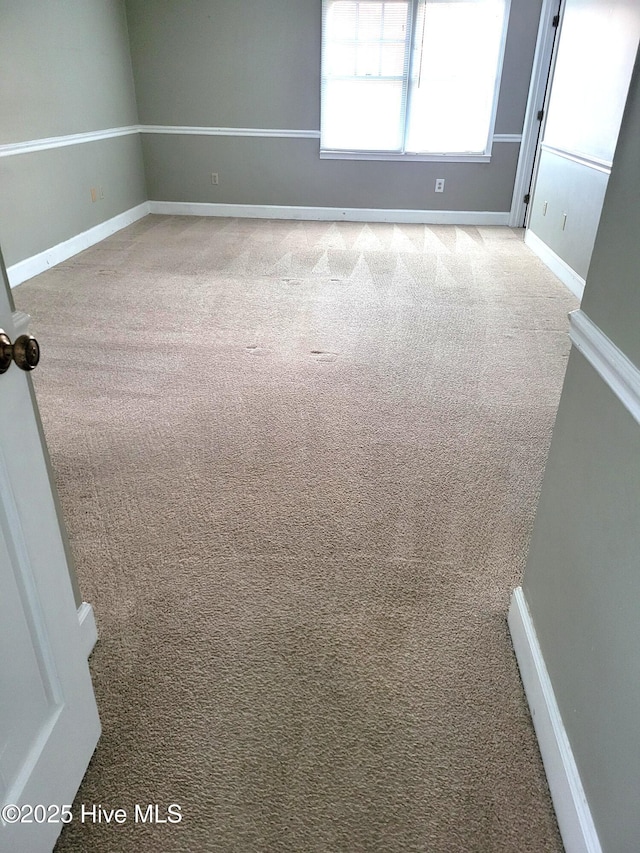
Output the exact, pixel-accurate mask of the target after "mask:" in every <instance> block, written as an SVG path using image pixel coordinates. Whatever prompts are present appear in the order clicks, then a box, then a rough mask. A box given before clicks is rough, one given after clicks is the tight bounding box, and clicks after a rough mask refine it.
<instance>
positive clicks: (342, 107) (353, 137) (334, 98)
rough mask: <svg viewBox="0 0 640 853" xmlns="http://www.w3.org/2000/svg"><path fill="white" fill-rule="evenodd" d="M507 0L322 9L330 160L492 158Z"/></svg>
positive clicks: (354, 1)
mask: <svg viewBox="0 0 640 853" xmlns="http://www.w3.org/2000/svg"><path fill="white" fill-rule="evenodd" d="M508 3H509V0H323V33H322V35H323V39H322V127H321V137H322V140H321V147H322V149H323V150H325V151H347V152H349V151H351V152H353V151H356V152H357V151H362V152H366V151H371V152H389V153H395V154H405V153H406V154H454V153H459V154H486V153H487V152H488V151H489V150H490V134H491V132H492V129H493V128H492V125H493V120H494V115H495V104H496V99H497V90H498V83H499V79H498V78H499V72H500V68H501V63H502V54H503V50H504V36H505V30H506V19H507V13H508Z"/></svg>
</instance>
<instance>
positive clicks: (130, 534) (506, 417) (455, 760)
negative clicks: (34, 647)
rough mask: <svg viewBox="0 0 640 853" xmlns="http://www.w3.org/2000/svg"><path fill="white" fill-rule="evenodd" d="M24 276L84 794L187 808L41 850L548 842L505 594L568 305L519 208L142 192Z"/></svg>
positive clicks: (466, 846) (166, 852)
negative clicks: (63, 549) (466, 209)
mask: <svg viewBox="0 0 640 853" xmlns="http://www.w3.org/2000/svg"><path fill="white" fill-rule="evenodd" d="M15 299H16V303H17V306H18V308H20V309H23V310H26V311H28V312H29V313H30V314H31V315H32V317H33V321H32V327H31V328H32V330H33V332H34V333H36V334H37V336H38V337H39V339H40V342H41V345H42V348H43V360H42V364H41V367H40V368H39V369H38V371H36V373H35V375H34V380H35V382H36V388H37V392H38V396H39V400H40V405H41V409H42V414H43V419H44V423H45V428H46V433H47V436H48V440H49V443H50V448H51V453H52V457H53V462H54V466H55V470H56V475H57V480H58V484H59V489H60V493H61V498H62V502H63V506H64V509H65V512H66V517H67V521H68V527H69V530H70V535H71V541H72V545H73V549H74V552H75V555H76V560H77V563H78V571H79V576H80V583H81V587H82V590H83V594H84V598H85V599H86V600H87V601H90V602H91V603H92V604H93V605H94V607H95V610H96V614H97V619H98V622H99V627H100V632H101V639H100V641H99V643H98V645H97V647H96V649H95V652H94V654H93V657H92V660H91V668H92V672H93V678H94V684H95V690H96V695H97V699H98V705H99V708H100V712H101V717H102V721H103V727H104V734H103V737H102V740H101V741H100V744H99V746H98V749H97V752H96V754H95V756H94V759H93V761H92V764H91V766H90V768H89V770H88V773H87V776H86V778H85V781H84V783H83V785H82V787H81V790H80V794H79V798H78V804H79V803H81V802H84V803H101V804H102V805H103V806H105V807H107V808H114V807H123V808H126V809H127V810H129V812H130V813H132V812H133V809H134V804H136V803H139V804H145V805H146V804H147V803H158V804H159V805H160V807H161V811H160V813H161V814H163V812H164V808H165V807H166V805H167V804H170V803H177V804H179V805H180V806H181V807H182V813H183V816H184V817H183V820H182V822H181V823H180V824H179V825H158V826H150V825H140V824H138V825H136V824H135V823H134V822H133V820H132V819H130V820H129V821H128V822H127V823H126V824H124V825H121V826H112V825H109V826H106V825H104V824H103V825H92V824H85V825H82V824H80V823H79V822H77V821H76V822H75V823H74V824H72V825H71V826H69V827H68V828H66V829H65V830H64V832H63V834H62V837H61V840H60V842H59V844H58V847H57V848H56V849H57V851H58V853H80V851H81V853H107V852H108V853H130V852H131V853H134V852H135V853H139V851H154V852H155V851H158V853H160V851H162V853H172V851H176V853H178V851H180V853H186V851H189V853H196V851H220V853H272V851H273V853H280V851H282V853H285V851H286V853H405V851H406V853H409V851H420V853H449V852H450V853H502V852H503V851H504V853H527V851H530V853H541V851H556V853H557V851H560V850H561V849H562V847H561V842H560V840H559V835H558V832H557V828H556V824H555V820H554V816H553V811H552V808H551V804H550V800H549V795H548V791H547V787H546V782H545V778H544V774H543V770H542V766H541V762H540V758H539V754H538V750H537V745H536V741H535V738H534V735H533V730H532V726H531V722H530V718H529V714H528V710H527V706H526V703H525V700H524V696H523V691H522V687H521V683H520V680H519V676H518V671H517V667H516V662H515V658H514V655H513V651H512V647H511V643H510V639H509V634H508V630H507V626H506V611H507V607H508V602H509V595H510V593H511V590H512V588H513V587H514V586H516V585H517V584H518V583H519V580H520V575H521V572H522V569H523V566H524V562H525V558H526V548H527V542H528V537H529V535H530V530H531V525H532V520H533V516H534V511H535V503H536V498H537V493H538V490H539V487H540V483H541V477H542V472H543V468H544V464H545V458H546V454H547V450H548V446H549V441H550V434H551V429H552V424H553V420H554V415H555V410H556V407H557V403H558V399H559V393H560V388H561V384H562V378H563V373H564V367H565V363H566V356H567V353H568V349H569V343H568V338H567V328H568V324H567V319H566V314H567V311H568V310H570V309H572V308H574V307H576V306H575V300H574V299H573V298H572V297H571V296H570V295H569V294H568V292H567V291H566V290H565V289H564V288H563V287H562V285H560V284H559V283H558V282H557V281H556V280H555V278H554V277H553V276H552V275H551V274H550V273H549V272H548V271H547V270H546V269H545V268H544V267H543V266H542V264H541V263H540V262H539V261H537V260H536V259H535V258H534V257H533V256H532V255H531V253H530V252H529V250H528V249H527V248H526V247H524V245H523V243H522V232H519V231H511V230H509V229H507V228H454V227H426V226H422V225H407V226H395V225H386V224H381V225H377V224H373V225H362V224H356V223H338V224H333V223H310V222H307V223H296V222H282V221H281V222H270V221H255V220H234V219H205V218H180V217H147V218H146V219H144V220H142V221H141V222H139V223H137V224H135V225H133V226H132V227H130V228H128V229H126V230H125V231H122V232H120V233H118V234H116V235H114V236H113V237H112V238H110V239H109V240H107V241H105V242H104V243H102V244H100V245H98V246H96V247H94V248H93V249H90V250H88V251H87V252H85V253H83V254H82V255H79V256H77V257H76V258H74V259H72V260H71V261H68V262H66V263H64V264H62V265H61V266H59V267H56V268H55V269H53V270H51V271H49V272H47V273H46V274H44V275H42V276H40V277H39V278H37V279H35V280H33V281H31V282H29V283H27V284H24V285H22V286H21V287H19V288H18V289H17V290H16V291H15ZM77 808H78V805H77Z"/></svg>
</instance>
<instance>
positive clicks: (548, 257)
mask: <svg viewBox="0 0 640 853" xmlns="http://www.w3.org/2000/svg"><path fill="white" fill-rule="evenodd" d="M524 242H525V243H526V244H527V246H528V247H529V248H530V249H531V251H532V252H534V253H535V254H536V255H537V256H538V257H539V258H540V260H541V261H543V263H545V264H546V265H547V266H548V267H549V269H550V270H551V272H552V273H554V274H555V275H557V276H558V278H559V279H560V281H561V282H562V283H563V284H564V285H565V286H566V287H568V288H569V290H570V291H571V293H573V295H574V296H575V297H577V298H578V299H582V294H583V293H584V285H585V280H584V279H583V278H582V276H579V275H578V273H577V272H576V271H575V270H574V269H572V268H571V267H570V266H569V264H568V263H567V262H566V261H563V260H562V258H561V257H560V256H559V255H556V253H555V252H554V251H553V249H550V248H549V247H548V246H547V244H546V243H545V242H543V241H542V240H541V239H540V238H539V237H538V236H536V235H535V234H534V233H533V231H532V230H531V229H530V228H527V230H526V232H525V235H524Z"/></svg>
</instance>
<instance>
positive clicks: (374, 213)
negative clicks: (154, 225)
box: [149, 201, 509, 225]
mask: <svg viewBox="0 0 640 853" xmlns="http://www.w3.org/2000/svg"><path fill="white" fill-rule="evenodd" d="M149 213H161V214H168V215H171V216H229V217H238V218H253V219H310V220H321V221H326V222H331V221H341V220H342V221H346V222H397V223H414V222H415V223H419V224H420V223H422V224H425V225H507V224H508V222H509V213H508V211H507V212H505V213H498V212H494V211H477V210H390V209H389V210H382V209H380V210H379V209H377V208H364V207H299V206H297V205H275V204H209V203H204V202H183V201H150V202H149Z"/></svg>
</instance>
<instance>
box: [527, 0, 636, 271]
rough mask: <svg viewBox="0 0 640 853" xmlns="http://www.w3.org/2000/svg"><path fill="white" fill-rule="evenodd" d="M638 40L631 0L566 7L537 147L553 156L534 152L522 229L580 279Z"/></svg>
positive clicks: (591, 0) (589, 0) (587, 0)
mask: <svg viewBox="0 0 640 853" xmlns="http://www.w3.org/2000/svg"><path fill="white" fill-rule="evenodd" d="M639 37H640V5H639V4H638V3H637V0H566V2H565V7H564V12H563V17H562V25H561V30H560V39H559V45H558V51H557V59H556V65H555V71H554V75H553V82H552V86H551V95H550V98H549V104H548V107H547V119H546V123H545V128H544V132H543V143H544V144H546V145H549V146H552V147H553V149H554V150H553V151H550V150H543V151H542V153H541V157H540V163H539V168H538V175H537V180H536V185H535V189H534V193H533V200H532V207H531V217H530V222H529V227H530V229H531V230H532V231H533V233H534V234H535V235H536V236H537V237H539V238H540V239H541V240H542V241H543V242H544V243H546V244H547V246H549V248H551V249H552V250H553V251H554V252H555V253H556V254H557V255H559V256H560V257H561V258H562V260H564V261H565V262H566V263H567V264H568V265H569V266H570V267H571V268H572V269H573V270H575V272H577V273H578V275H580V276H581V277H582V278H586V276H587V271H588V269H589V262H590V260H591V253H592V251H593V243H594V240H595V236H596V231H597V228H598V222H599V220H600V212H601V210H602V201H603V198H604V194H605V191H606V188H607V181H608V169H607V166H609V167H610V165H611V161H612V159H613V152H614V150H615V145H616V140H617V137H618V130H619V128H620V120H621V118H622V111H623V109H624V104H625V99H626V95H627V89H628V85H629V78H630V76H631V69H632V67H633V61H634V58H635V55H636V50H637V47H638V38H639ZM559 152H562V153H559ZM563 155H565V156H563ZM566 155H569V157H571V156H574V155H577V156H578V157H579V158H587V161H591V162H592V164H593V165H589V162H583V161H581V162H576V161H575V160H571V159H568V158H567V156H566ZM598 161H600V162H601V163H602V164H603V166H604V171H603V170H602V168H598V167H597V166H596V164H597V163H598ZM594 166H596V167H595V168H594ZM545 203H546V213H545ZM565 213H566V214H567V219H566V225H565V224H564V214H565Z"/></svg>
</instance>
